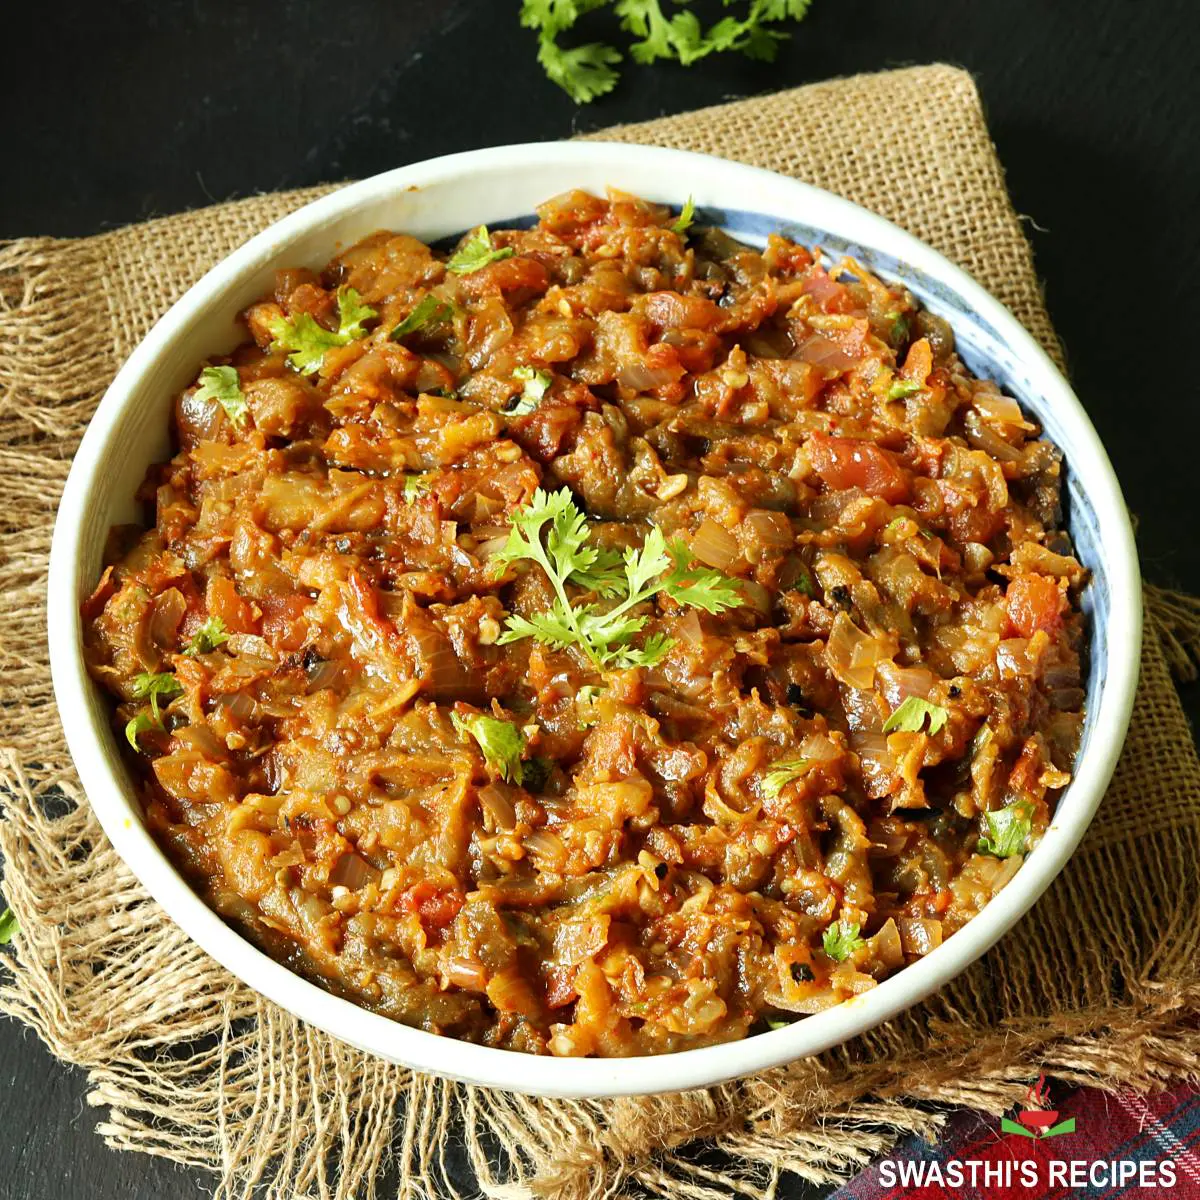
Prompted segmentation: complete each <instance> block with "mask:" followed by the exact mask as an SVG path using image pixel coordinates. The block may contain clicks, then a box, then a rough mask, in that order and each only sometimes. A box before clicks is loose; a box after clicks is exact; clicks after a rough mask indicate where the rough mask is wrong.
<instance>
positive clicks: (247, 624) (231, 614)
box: [204, 575, 258, 633]
mask: <svg viewBox="0 0 1200 1200" xmlns="http://www.w3.org/2000/svg"><path fill="white" fill-rule="evenodd" d="M204 603H205V607H206V608H207V609H208V615H209V616H210V617H220V618H221V620H222V621H223V622H224V623H225V628H226V629H227V630H229V632H230V633H257V632H258V621H257V620H256V618H255V615H254V609H252V608H251V607H250V605H249V604H248V603H247V602H246V601H245V600H243V599H242V598H241V596H239V595H238V594H237V588H235V587H234V586H233V580H232V579H226V578H225V576H224V575H213V576H212V577H211V578H210V579H209V581H208V588H207V590H206V592H205V596H204Z"/></svg>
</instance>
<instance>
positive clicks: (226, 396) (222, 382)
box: [192, 367, 250, 428]
mask: <svg viewBox="0 0 1200 1200" xmlns="http://www.w3.org/2000/svg"><path fill="white" fill-rule="evenodd" d="M192 398H193V399H194V400H215V401H216V402H217V403H218V404H219V405H220V406H221V407H222V408H223V409H224V410H225V415H226V416H227V417H228V418H229V419H230V420H231V421H232V422H233V423H234V425H235V426H237V427H238V428H240V427H241V426H242V425H244V424H245V422H246V413H247V412H249V409H250V406H249V405H248V404H247V403H246V397H245V395H244V394H243V393H242V385H241V382H240V381H239V379H238V373H237V367H205V368H204V370H203V371H201V372H200V386H199V387H198V388H197V389H196V390H195V392H194V393H193V395H192Z"/></svg>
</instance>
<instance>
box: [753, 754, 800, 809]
mask: <svg viewBox="0 0 1200 1200" xmlns="http://www.w3.org/2000/svg"><path fill="white" fill-rule="evenodd" d="M807 766H808V759H807V758H781V759H780V760H779V761H778V762H774V763H772V764H771V769H770V770H769V771H768V772H767V773H766V774H765V775H764V776H763V791H764V792H766V794H767V795H768V796H770V797H771V799H772V800H775V799H778V797H779V793H780V792H782V791H783V789H784V788H785V787H787V785H788V784H789V783H791V782H792V781H793V780H795V779H799V778H800V776H801V775H803V774H804V769H805V768H806V767H807Z"/></svg>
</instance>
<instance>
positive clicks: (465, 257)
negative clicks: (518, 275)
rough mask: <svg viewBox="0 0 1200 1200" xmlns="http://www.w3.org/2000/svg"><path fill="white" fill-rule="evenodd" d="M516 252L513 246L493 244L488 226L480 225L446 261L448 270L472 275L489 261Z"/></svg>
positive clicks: (456, 273) (495, 260)
mask: <svg viewBox="0 0 1200 1200" xmlns="http://www.w3.org/2000/svg"><path fill="white" fill-rule="evenodd" d="M515 253H516V251H514V250H513V248H512V247H511V246H502V247H500V248H497V247H495V246H493V245H492V237H491V234H489V233H488V227H487V226H486V225H480V226H479V227H478V228H477V229H474V230H472V232H471V236H470V237H468V238H467V240H466V241H465V242H463V244H462V245H461V246H460V247H459V248H458V249H457V250H456V251H455V252H454V254H453V255H452V256H451V258H450V261H449V262H448V263H446V270H447V271H453V272H454V274H455V275H472V274H474V272H476V271H478V270H480V269H481V268H483V267H486V266H487V265H488V263H494V262H500V261H501V259H505V258H512V256H513V254H515Z"/></svg>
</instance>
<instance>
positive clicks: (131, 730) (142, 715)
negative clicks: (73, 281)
mask: <svg viewBox="0 0 1200 1200" xmlns="http://www.w3.org/2000/svg"><path fill="white" fill-rule="evenodd" d="M162 727H163V725H162V718H161V717H158V716H155V715H153V714H152V713H151V712H150V710H149V709H148V708H143V709H142V711H141V712H139V713H138V714H137V715H136V716H133V717H130V719H129V720H128V721H126V722H125V740H126V741H127V742H128V743H129V744H130V745H131V746H132V747H133V748H134V749H135V750H137V751H138V752H139V753H140V751H141V749H142V748H141V746H140V745H139V744H138V736H139V735H140V734H143V733H146V732H147V731H148V730H150V729H161V728H162Z"/></svg>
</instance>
